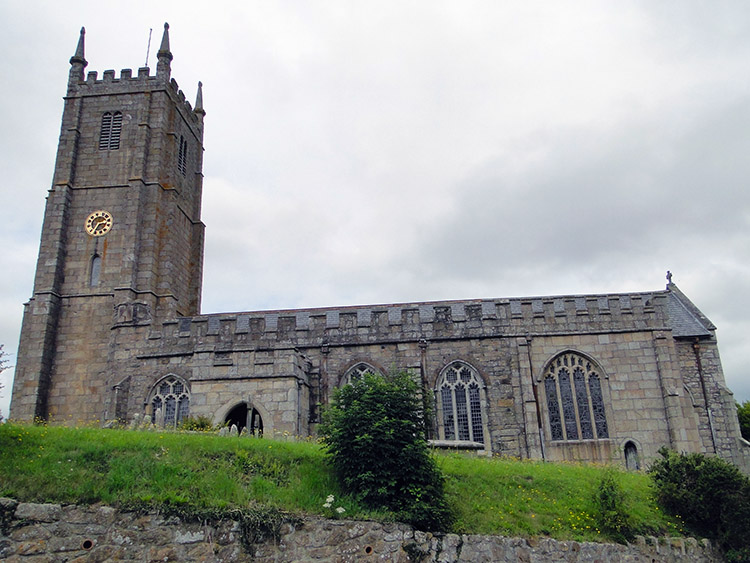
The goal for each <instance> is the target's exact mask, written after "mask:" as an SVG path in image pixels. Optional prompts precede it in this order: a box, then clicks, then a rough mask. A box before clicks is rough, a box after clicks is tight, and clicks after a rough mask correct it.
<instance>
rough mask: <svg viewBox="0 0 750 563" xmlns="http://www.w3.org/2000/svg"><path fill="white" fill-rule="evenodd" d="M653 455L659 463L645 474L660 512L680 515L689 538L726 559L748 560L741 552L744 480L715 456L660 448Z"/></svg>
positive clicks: (746, 520) (749, 497) (748, 512)
mask: <svg viewBox="0 0 750 563" xmlns="http://www.w3.org/2000/svg"><path fill="white" fill-rule="evenodd" d="M659 453H660V454H661V455H662V457H663V459H660V460H657V461H656V462H655V463H654V464H653V466H652V467H651V468H650V469H649V473H650V474H651V477H652V478H653V480H654V483H655V484H656V491H657V499H658V501H659V503H660V504H661V505H662V506H663V507H664V509H665V510H667V511H668V512H670V513H672V514H675V515H678V516H680V517H681V518H682V519H683V521H684V522H685V524H686V525H687V526H688V527H689V528H690V529H691V530H692V531H693V532H694V533H697V534H699V535H701V536H705V537H707V538H710V539H712V540H714V541H716V542H717V543H718V544H719V545H720V546H721V547H722V548H724V549H725V550H727V551H728V555H732V554H734V555H733V556H734V560H735V561H737V560H742V561H750V553H747V550H746V548H745V546H746V545H747V538H748V537H750V480H748V478H747V477H745V476H744V475H742V474H741V473H740V471H739V469H737V467H735V466H734V465H732V464H730V463H728V462H726V461H724V460H723V459H720V458H718V457H709V456H705V455H703V454H677V453H676V452H674V451H671V450H667V449H666V448H662V449H661V450H659ZM741 551H745V552H746V553H745V555H746V556H748V557H747V558H745V556H743V555H741ZM738 557H739V559H738Z"/></svg>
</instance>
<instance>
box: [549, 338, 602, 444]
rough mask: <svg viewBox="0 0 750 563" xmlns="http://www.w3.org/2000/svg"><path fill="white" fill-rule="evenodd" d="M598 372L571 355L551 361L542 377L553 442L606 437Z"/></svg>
mask: <svg viewBox="0 0 750 563" xmlns="http://www.w3.org/2000/svg"><path fill="white" fill-rule="evenodd" d="M599 373H601V370H600V369H599V368H598V367H597V366H596V365H595V364H594V363H593V362H592V361H591V360H589V359H587V358H585V357H584V356H581V355H580V354H576V353H574V352H566V353H564V354H560V355H559V356H557V357H556V358H555V359H553V360H552V361H551V362H550V364H549V366H548V367H547V369H546V372H545V376H544V396H545V399H546V401H547V415H548V418H549V429H550V437H551V438H552V440H553V441H562V440H595V439H600V438H608V437H609V428H608V427H607V417H606V413H605V410H604V397H603V396H602V383H601V378H600V376H599Z"/></svg>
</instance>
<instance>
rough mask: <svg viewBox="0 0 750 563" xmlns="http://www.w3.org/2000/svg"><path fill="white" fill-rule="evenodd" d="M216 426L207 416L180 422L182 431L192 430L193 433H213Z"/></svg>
mask: <svg viewBox="0 0 750 563" xmlns="http://www.w3.org/2000/svg"><path fill="white" fill-rule="evenodd" d="M213 429H214V425H213V423H212V422H211V419H210V418H208V417H207V416H203V415H201V416H196V417H192V416H189V417H187V418H185V419H183V421H182V422H180V430H191V431H193V432H211V431H212V430H213Z"/></svg>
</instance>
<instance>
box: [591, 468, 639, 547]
mask: <svg viewBox="0 0 750 563" xmlns="http://www.w3.org/2000/svg"><path fill="white" fill-rule="evenodd" d="M617 477H618V475H617V472H616V471H615V470H614V469H608V470H607V471H606V472H605V473H604V474H603V475H602V478H601V480H600V481H599V484H598V486H597V488H596V493H595V496H594V505H595V506H596V509H597V520H598V523H599V527H600V528H602V529H603V530H605V531H606V532H608V533H609V535H610V536H611V537H612V538H614V539H616V540H617V541H619V542H625V541H628V540H630V539H632V538H633V536H634V535H635V534H634V530H633V525H632V522H631V520H632V519H631V517H630V514H629V512H628V507H627V504H626V499H625V489H623V487H622V484H620V481H619V479H618V478H617Z"/></svg>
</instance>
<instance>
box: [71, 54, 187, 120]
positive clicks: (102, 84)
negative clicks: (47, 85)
mask: <svg viewBox="0 0 750 563" xmlns="http://www.w3.org/2000/svg"><path fill="white" fill-rule="evenodd" d="M158 91H166V92H168V94H169V95H170V96H171V97H172V98H173V99H174V101H175V102H179V103H180V104H181V105H182V109H184V112H185V115H186V117H187V118H188V119H190V120H191V121H192V122H193V123H194V124H195V125H197V126H200V125H201V122H202V120H201V115H199V114H200V113H201V112H200V111H199V110H198V109H193V106H192V105H191V104H190V102H189V101H187V99H186V97H185V93H184V92H183V91H182V90H180V87H179V85H178V84H177V81H176V80H175V79H174V78H171V79H170V80H169V82H165V81H164V80H163V79H162V77H160V76H157V75H156V74H151V69H150V68H149V67H147V66H146V67H140V68H139V69H138V72H137V74H136V75H135V76H134V75H133V70H132V69H130V68H124V69H122V70H121V71H120V76H119V77H117V76H116V75H115V71H114V70H111V69H110V70H105V71H104V72H103V73H102V77H101V78H99V73H98V72H97V71H95V70H92V71H89V72H88V73H87V74H86V79H85V80H83V81H78V82H74V83H73V84H71V85H70V86H69V87H68V95H67V97H75V96H107V95H112V94H138V93H143V92H158Z"/></svg>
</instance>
